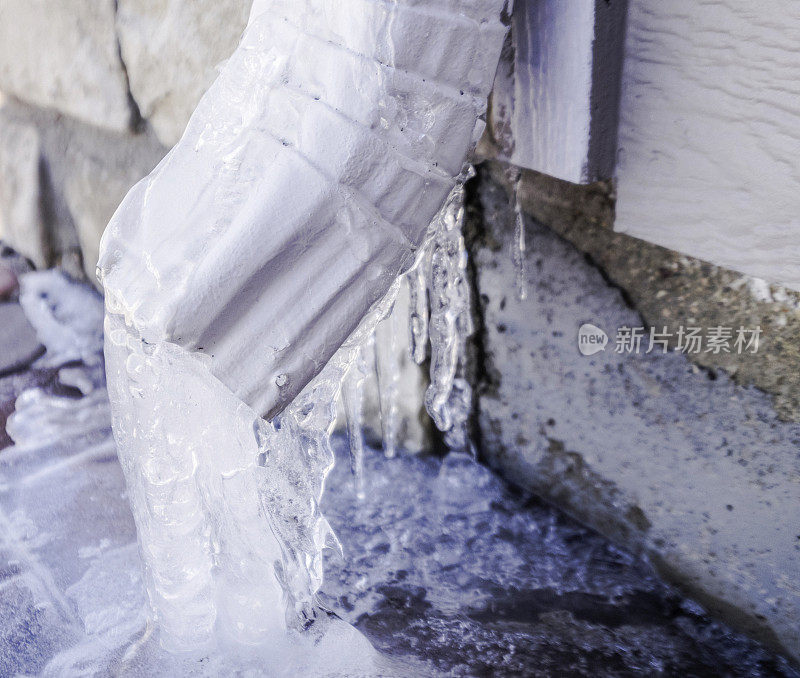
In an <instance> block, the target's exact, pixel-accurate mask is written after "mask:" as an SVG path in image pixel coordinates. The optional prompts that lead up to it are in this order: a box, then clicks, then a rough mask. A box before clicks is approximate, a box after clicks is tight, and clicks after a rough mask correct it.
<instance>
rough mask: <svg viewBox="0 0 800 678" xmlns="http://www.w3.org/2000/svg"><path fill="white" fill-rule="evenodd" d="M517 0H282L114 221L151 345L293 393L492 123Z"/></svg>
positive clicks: (254, 22)
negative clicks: (510, 13)
mask: <svg viewBox="0 0 800 678" xmlns="http://www.w3.org/2000/svg"><path fill="white" fill-rule="evenodd" d="M505 4H506V2H504V0H473V1H471V2H465V3H456V2H451V1H450V0H439V1H438V2H430V3H420V2H408V1H406V2H402V1H401V2H383V1H380V2H375V1H373V0H347V1H344V2H342V1H333V0H302V1H298V0H269V1H266V2H257V3H255V5H254V7H253V10H252V14H251V20H250V24H249V26H248V28H247V30H246V32H245V34H244V36H243V38H242V42H241V45H240V46H239V48H238V49H237V50H236V52H235V53H234V54H233V56H232V57H231V58H230V60H229V61H228V62H227V64H226V65H225V67H224V68H223V69H222V72H221V74H220V77H219V78H218V80H217V81H216V83H215V84H214V85H213V86H212V87H211V88H210V90H209V91H208V93H207V94H206V95H205V97H204V98H203V100H202V101H201V103H200V104H199V106H198V108H197V110H196V112H195V113H194V115H193V116H192V119H191V121H190V123H189V125H188V128H187V130H186V133H185V134H184V136H183V138H182V139H181V141H180V142H179V143H178V145H177V146H176V147H175V148H174V149H173V150H172V151H171V152H170V153H169V155H168V156H167V157H166V158H165V159H164V160H163V161H162V162H161V163H160V164H159V166H158V167H157V168H156V169H155V170H154V171H153V173H152V174H151V175H150V176H149V177H147V178H146V179H144V180H143V181H142V182H140V183H139V184H137V186H135V187H134V188H133V189H132V190H131V192H130V193H129V195H128V196H127V197H126V199H125V200H124V201H123V203H122V205H121V206H120V208H119V210H118V211H117V213H116V214H115V216H114V218H113V219H112V221H111V223H110V225H109V227H108V229H107V230H106V233H105V234H104V237H103V242H102V245H101V256H100V267H99V268H100V275H101V277H102V280H103V284H104V287H105V290H106V293H107V295H111V296H113V297H114V298H115V305H116V307H117V308H118V309H119V310H120V312H121V314H122V315H123V316H124V318H125V319H126V322H127V323H128V324H129V325H131V326H132V327H133V328H135V330H136V332H137V333H138V334H139V335H140V336H141V337H142V338H143V339H144V340H145V341H147V342H148V343H150V344H155V343H157V342H160V341H170V342H172V343H175V344H177V345H180V346H181V347H183V348H185V349H186V350H187V351H190V352H195V353H202V354H204V355H206V356H208V357H209V360H208V366H209V369H210V370H211V372H212V373H213V374H214V375H215V376H216V377H217V378H218V379H219V380H220V381H222V382H223V383H224V384H225V385H226V386H228V387H229V389H230V390H231V391H233V392H234V393H235V394H236V396H237V397H239V398H240V399H241V400H243V401H244V402H246V403H247V404H248V405H250V406H251V407H252V408H253V409H254V410H255V411H256V412H258V413H259V414H268V415H270V416H272V415H274V414H276V413H277V412H279V411H281V410H282V409H283V407H284V406H285V405H286V404H288V403H289V402H290V401H291V400H292V399H293V398H294V397H295V396H297V395H298V394H299V393H300V391H301V390H302V389H303V388H304V387H305V386H306V384H307V383H308V382H309V381H310V380H311V378H313V377H314V376H315V375H316V374H318V373H319V372H320V371H321V370H322V368H323V367H324V366H325V365H326V364H327V362H328V360H329V359H330V358H331V357H332V356H333V354H334V353H335V352H336V350H338V348H339V346H341V344H342V343H343V342H344V341H345V340H346V339H347V337H349V336H350V335H351V334H352V333H353V332H354V331H355V329H356V328H357V326H358V324H359V323H360V322H361V319H362V318H363V316H364V315H365V313H366V312H367V311H368V310H369V309H370V308H371V307H372V306H373V305H374V304H375V303H377V302H378V301H379V300H380V299H382V298H383V297H384V296H385V294H386V293H387V291H388V290H389V288H390V286H391V285H392V284H393V283H394V281H395V279H396V278H397V277H398V275H400V274H402V273H403V272H405V271H407V270H408V269H409V267H410V266H411V265H412V264H413V263H414V261H415V260H416V258H417V254H418V250H419V247H420V246H421V244H422V241H423V239H424V237H425V234H426V232H427V228H428V225H429V224H430V222H431V221H432V219H433V218H434V216H435V215H436V214H437V212H438V211H439V209H440V207H441V206H442V204H443V203H444V201H445V199H446V198H447V196H448V194H449V193H450V191H451V190H452V189H453V187H454V186H455V185H456V183H457V181H458V177H459V176H460V174H461V172H462V170H463V167H464V162H465V160H466V158H467V154H468V152H469V151H470V149H471V147H472V146H473V145H474V143H475V142H476V140H477V135H478V134H479V133H480V131H481V129H482V125H483V123H482V122H481V121H480V120H479V118H480V117H481V116H482V115H483V113H484V111H485V106H486V97H487V96H488V94H489V90H490V89H491V85H492V82H493V77H494V72H495V69H496V65H497V62H498V59H499V53H500V49H501V46H502V42H503V39H504V36H505V33H506V26H505V25H504V24H503V20H502V17H503V14H502V10H503V9H504V6H505Z"/></svg>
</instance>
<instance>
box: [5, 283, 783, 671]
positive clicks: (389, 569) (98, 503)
mask: <svg viewBox="0 0 800 678" xmlns="http://www.w3.org/2000/svg"><path fill="white" fill-rule="evenodd" d="M27 280H28V282H27V286H26V293H28V294H29V299H28V303H30V301H31V299H34V300H38V302H37V303H40V305H41V310H42V313H41V314H37V317H38V319H39V322H38V323H34V324H36V325H37V330H38V331H39V332H40V335H41V336H42V337H43V339H44V341H45V343H46V344H47V345H48V348H49V352H48V354H46V355H45V356H44V358H43V362H42V363H41V364H39V365H38V367H39V368H40V369H39V370H38V371H37V373H36V377H35V379H34V377H33V376H31V383H34V382H35V383H40V384H44V385H43V386H34V387H32V388H28V390H26V391H25V392H24V393H23V394H22V395H21V396H20V397H19V398H18V399H17V412H16V414H15V415H14V417H12V419H11V420H10V422H9V424H8V429H9V433H10V434H11V436H12V437H13V438H14V439H15V440H16V441H17V445H16V446H15V447H11V448H7V449H5V450H3V451H2V452H0V534H1V535H2V542H0V676H3V677H5V676H16V675H46V676H96V675H98V676H103V675H131V676H136V675H141V676H169V677H170V678H172V677H175V676H182V675H187V676H188V675H192V676H196V675H207V676H219V675H231V674H233V673H236V674H237V675H248V676H249V675H252V676H259V675H267V676H280V675H285V676H296V675H309V676H317V675H319V676H322V675H338V676H359V675H459V676H462V675H463V676H495V675H542V676H552V675H561V674H564V673H569V674H571V675H586V676H603V675H608V676H612V675H630V674H631V673H634V672H640V673H643V674H647V675H653V674H662V675H675V674H680V675H683V676H691V675H707V674H709V673H712V674H715V675H720V674H728V675H743V676H744V675H747V676H758V675H764V676H766V675H793V674H792V673H791V671H790V670H789V669H788V668H787V667H786V666H785V665H784V664H783V663H782V662H781V661H780V660H776V659H774V658H772V657H770V656H769V655H768V654H767V653H765V652H764V651H762V650H761V649H760V648H759V647H757V646H756V645H754V644H753V643H751V642H749V641H747V640H745V639H742V638H741V637H737V636H735V635H734V634H732V633H731V632H729V631H727V630H726V629H725V628H723V627H721V626H719V625H717V624H715V623H714V622H712V621H710V620H709V619H708V618H707V617H706V616H705V615H704V613H703V611H702V610H701V609H700V608H699V607H697V606H696V605H694V604H693V603H691V602H689V601H686V600H684V599H682V598H680V597H679V596H677V595H676V594H675V593H674V592H672V591H671V590H670V589H668V588H666V587H665V586H663V585H662V584H661V583H659V582H658V580H656V579H655V578H654V577H653V576H652V575H651V574H650V571H649V570H648V569H647V568H646V567H645V566H644V565H643V564H642V563H640V562H638V561H637V560H636V559H634V558H633V557H631V556H629V555H627V554H625V553H623V552H621V551H619V550H617V549H615V548H613V547H612V546H611V545H609V544H608V543H607V542H606V541H605V540H603V539H602V538H600V537H598V536H597V535H595V534H593V533H592V532H590V531H588V530H586V529H584V528H581V527H580V526H577V525H576V524H574V523H572V522H571V521H569V520H568V519H566V518H564V517H563V516H561V515H560V514H558V513H557V512H555V511H554V510H552V509H550V508H547V507H544V506H542V505H541V504H538V503H536V502H532V501H526V500H525V499H524V498H522V497H519V496H517V495H515V494H514V493H512V492H510V491H509V490H508V489H507V488H506V487H505V486H504V485H503V484H502V483H501V482H500V481H499V480H498V479H497V478H496V477H495V476H493V475H492V474H491V473H490V472H489V471H488V470H486V469H485V468H484V467H482V466H480V465H479V464H476V463H475V462H474V461H472V460H471V459H470V458H469V457H468V456H467V455H463V454H451V455H450V456H449V457H448V458H446V459H445V460H444V461H441V460H439V459H436V458H432V457H429V456H423V455H410V454H407V453H404V452H403V451H399V452H398V455H397V456H396V457H395V458H393V459H386V458H385V457H384V456H383V455H382V454H380V453H378V452H376V451H374V450H372V449H371V448H367V449H366V450H365V456H364V460H363V463H364V477H365V484H364V489H365V491H364V494H365V497H364V499H363V500H358V499H357V498H356V490H355V486H354V481H353V478H352V476H351V475H350V471H349V464H348V463H347V456H348V452H349V451H348V449H347V441H346V438H344V437H338V436H337V437H335V438H334V441H333V443H334V448H335V452H336V455H337V464H336V466H335V468H334V470H333V472H332V473H331V475H330V476H329V479H328V482H327V487H328V490H327V492H326V494H325V496H324V499H323V504H322V510H323V512H324V514H325V516H326V517H327V518H328V520H329V521H330V523H331V526H332V527H333V529H334V531H335V532H336V534H337V535H338V537H339V539H340V541H341V543H342V546H343V550H344V558H341V557H340V556H339V555H338V554H336V553H334V552H329V553H328V555H327V557H326V562H325V580H324V583H323V586H322V589H321V591H320V594H319V601H320V603H321V605H322V606H323V608H324V609H323V608H319V610H318V612H317V615H316V618H315V620H314V623H312V624H311V625H310V628H309V629H308V630H307V631H305V632H304V633H298V632H295V631H290V632H288V634H287V636H286V638H285V643H281V642H280V640H279V639H278V640H277V642H274V643H272V644H271V645H270V647H269V648H263V647H262V648H259V647H253V648H252V650H248V649H247V646H246V645H242V644H237V645H236V646H235V649H232V648H233V647H234V646H230V647H227V648H226V647H225V646H224V645H222V646H220V647H218V648H216V649H215V650H214V651H213V652H210V653H202V652H200V653H196V654H193V655H171V654H168V653H166V652H165V651H163V650H161V649H160V646H159V643H158V639H157V637H156V632H153V631H152V630H151V629H150V628H149V627H148V624H147V613H146V609H147V603H146V594H145V588H144V584H143V581H142V575H141V565H140V560H139V554H138V550H137V545H136V531H135V527H134V522H133V517H132V514H131V510H130V507H129V502H128V497H127V496H126V490H125V483H124V479H123V475H122V471H121V469H120V466H119V463H118V462H117V457H116V451H115V446H114V444H113V441H112V438H111V432H110V426H109V423H110V414H109V409H108V402H107V394H106V391H105V384H104V375H103V369H102V360H101V354H100V349H101V336H100V332H99V323H100V318H101V315H102V306H101V305H100V304H101V302H100V300H99V298H98V297H97V296H96V295H94V294H93V293H92V292H90V291H87V290H86V289H85V288H82V287H78V286H74V285H71V284H68V283H67V282H66V281H65V280H64V279H63V278H61V277H60V276H59V275H58V274H57V273H43V274H35V275H33V276H29V277H28V279H27ZM49 321H52V322H49ZM59 326H60V327H61V329H60V330H59ZM48 337H49V339H48ZM48 374H49V375H50V378H46V376H47V375H48ZM43 375H44V376H43ZM0 392H2V389H0ZM325 610H327V612H326V611H325ZM346 622H349V624H348V623H346ZM350 624H352V625H353V626H350ZM359 632H360V633H359ZM362 634H363V635H362ZM290 636H294V637H290ZM276 638H278V637H276ZM370 643H371V644H372V646H373V647H374V648H375V650H377V651H378V652H379V653H380V654H381V655H382V657H381V656H379V655H378V653H376V652H375V650H373V649H372V648H371V647H370Z"/></svg>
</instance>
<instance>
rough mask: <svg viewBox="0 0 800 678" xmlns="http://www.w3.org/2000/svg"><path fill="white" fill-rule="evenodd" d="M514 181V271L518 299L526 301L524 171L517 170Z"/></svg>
mask: <svg viewBox="0 0 800 678" xmlns="http://www.w3.org/2000/svg"><path fill="white" fill-rule="evenodd" d="M516 174H517V178H516V180H515V181H514V273H515V278H516V285H517V299H519V300H520V301H525V299H527V298H528V278H527V271H526V266H525V250H526V246H525V216H524V215H523V213H522V204H521V202H520V199H519V186H520V182H521V181H522V173H521V172H517V173H516Z"/></svg>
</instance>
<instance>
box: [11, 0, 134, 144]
mask: <svg viewBox="0 0 800 678" xmlns="http://www.w3.org/2000/svg"><path fill="white" fill-rule="evenodd" d="M114 20H115V0H92V1H91V2H87V1H86V0H59V1H58V2H53V1H52V0H3V2H0V90H3V91H4V92H5V93H6V94H10V95H13V96H15V97H17V98H19V99H21V100H23V101H27V102H29V103H32V104H35V105H38V106H44V107H48V108H53V109H55V110H57V111H60V112H62V113H66V114H67V115H71V116H73V117H75V118H78V119H79V120H83V121H84V122H87V123H89V124H92V125H96V126H98V127H102V128H106V129H112V130H116V131H118V132H121V131H124V130H126V129H128V127H129V125H130V122H131V108H130V105H129V101H128V86H127V79H126V76H125V69H124V67H123V64H122V62H121V61H120V58H119V46H118V44H117V36H116V32H115V30H114Z"/></svg>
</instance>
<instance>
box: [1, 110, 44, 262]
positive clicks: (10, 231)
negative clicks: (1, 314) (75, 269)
mask: <svg viewBox="0 0 800 678" xmlns="http://www.w3.org/2000/svg"><path fill="white" fill-rule="evenodd" d="M40 159H41V151H40V140H39V134H38V132H37V131H36V128H35V127H34V126H33V125H28V124H25V123H23V122H15V121H11V120H8V119H5V118H0V240H3V241H5V242H6V243H7V244H8V245H10V246H11V247H13V248H14V249H15V250H17V251H18V252H19V253H20V254H22V255H24V256H26V257H28V259H30V260H31V261H32V262H33V263H34V264H35V265H36V266H46V265H48V264H49V263H50V258H51V251H50V242H49V240H48V237H47V232H46V229H45V225H44V220H43V217H42V209H41V183H40V176H41V175H40Z"/></svg>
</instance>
